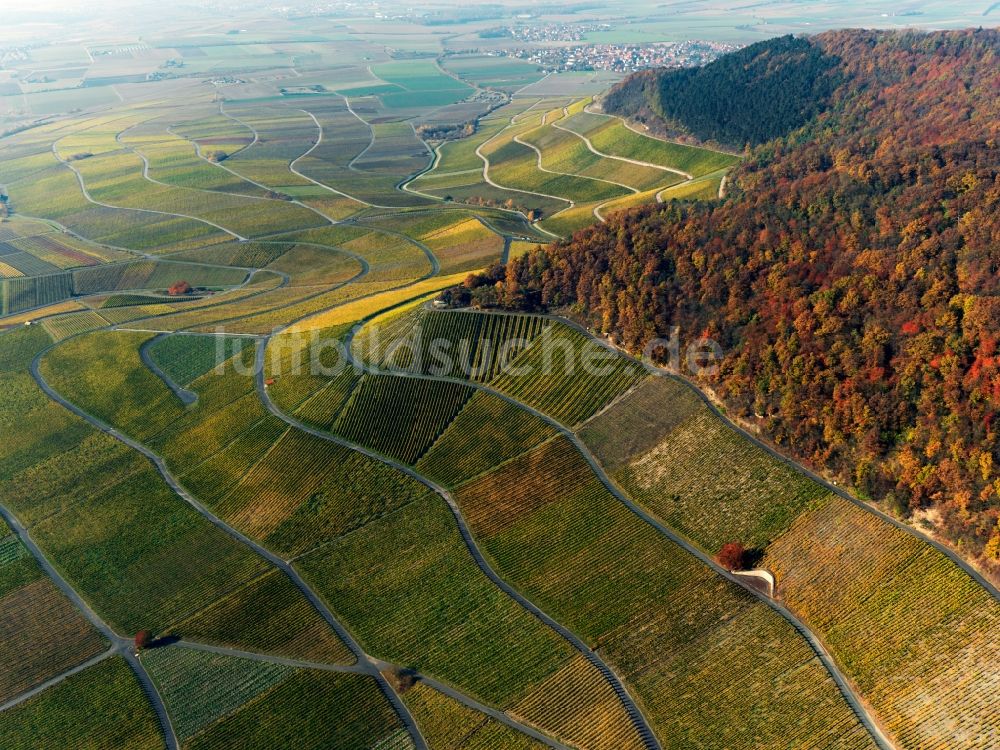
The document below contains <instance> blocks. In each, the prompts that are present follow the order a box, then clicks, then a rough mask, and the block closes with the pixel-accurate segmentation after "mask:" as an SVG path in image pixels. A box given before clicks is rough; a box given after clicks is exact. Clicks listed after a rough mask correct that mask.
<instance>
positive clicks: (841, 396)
mask: <svg viewBox="0 0 1000 750" xmlns="http://www.w3.org/2000/svg"><path fill="white" fill-rule="evenodd" d="M810 43H812V44H816V45H819V46H821V47H822V48H823V49H824V50H825V52H826V53H827V54H829V55H833V56H835V57H836V58H837V59H838V60H839V61H840V63H839V65H840V70H839V71H838V80H840V81H841V83H840V84H839V86H838V88H837V89H836V90H835V91H834V92H833V94H832V96H831V98H830V101H829V102H828V104H827V105H826V106H825V107H824V109H823V111H822V113H821V114H819V115H817V116H816V117H814V118H813V119H812V120H810V122H809V123H807V124H806V125H805V126H803V127H802V128H800V129H798V130H795V131H793V132H791V133H789V134H788V135H787V136H784V137H782V138H777V139H775V140H772V141H769V142H767V143H765V144H764V145H762V146H760V147H758V148H757V149H755V150H754V151H753V152H752V154H751V155H750V157H749V158H748V160H747V161H746V162H745V163H744V164H743V165H742V166H741V167H740V168H739V169H738V170H737V171H736V172H735V173H734V175H733V176H732V180H731V182H730V185H731V188H730V190H729V195H728V197H727V199H726V200H724V201H722V202H708V203H679V202H673V203H668V204H663V205H650V206H645V207H641V208H637V209H633V210H631V211H628V212H623V213H619V214H616V215H612V216H610V217H609V218H608V222H607V223H606V224H602V225H598V226H594V227H591V228H589V229H586V230H583V231H581V232H578V233H577V234H576V235H575V236H574V237H573V239H572V240H571V241H569V242H563V243H557V244H554V245H552V246H550V247H548V248H545V249H543V250H539V251H535V252H532V253H529V254H528V255H526V256H523V257H520V258H515V259H513V260H511V262H510V263H509V264H508V266H507V268H506V269H502V272H501V273H500V276H501V277H502V280H498V281H494V279H496V278H497V273H496V271H491V272H489V273H487V274H483V275H482V276H481V277H480V278H479V280H478V282H477V283H473V284H471V287H472V288H471V289H465V290H464V291H461V293H460V294H459V295H458V296H459V297H468V298H471V299H475V300H478V301H479V302H480V303H495V304H499V305H506V306H509V307H512V308H521V309H526V308H537V307H559V306H567V305H568V306H572V307H573V308H574V310H575V311H576V312H577V314H579V315H581V316H583V317H584V318H586V319H587V322H588V323H589V324H590V325H592V326H593V327H595V328H596V329H598V330H600V331H602V332H604V333H607V334H614V336H615V338H616V340H617V341H619V342H623V343H624V345H625V346H627V347H628V348H629V349H631V350H633V351H640V350H641V349H642V346H643V344H644V343H645V342H646V341H648V340H649V339H650V338H651V337H654V336H660V335H667V333H668V332H669V331H670V329H671V327H672V326H680V328H681V330H682V332H683V334H682V335H685V336H689V337H697V336H699V335H701V334H703V333H707V334H708V335H710V336H711V337H712V338H714V339H715V340H716V341H717V342H718V343H719V344H720V345H721V346H722V348H723V350H724V352H725V358H724V361H723V362H722V366H721V368H720V369H719V371H718V373H717V374H716V375H715V376H714V378H713V379H712V381H711V382H710V383H709V384H710V385H711V386H712V388H713V390H714V391H715V392H716V393H717V394H718V395H719V396H720V397H721V398H722V399H723V400H724V401H725V403H726V405H727V407H728V408H729V409H730V411H731V413H732V414H733V415H734V416H735V417H737V418H742V419H744V420H746V421H748V422H755V423H756V424H757V425H758V426H759V427H760V428H761V430H762V431H763V432H764V433H765V434H767V435H768V436H769V437H770V438H771V439H772V440H773V441H774V442H775V443H776V444H777V445H778V446H779V447H781V448H782V449H783V450H786V451H788V452H790V453H792V454H793V455H795V456H796V457H797V458H799V459H800V460H803V461H805V462H807V463H811V464H813V465H815V466H820V467H823V468H824V469H827V470H832V471H834V472H836V473H838V474H839V475H840V477H841V478H842V479H843V481H845V482H846V483H848V484H849V485H850V486H852V487H853V488H855V491H856V492H857V493H858V494H860V495H862V496H863V497H868V498H872V499H874V500H876V501H879V502H882V503H884V505H885V507H886V508H887V509H888V510H890V511H892V512H895V513H898V514H900V515H904V516H905V515H911V514H914V513H921V514H922V515H923V516H924V518H925V520H927V521H928V522H932V523H935V524H936V526H937V529H938V531H939V532H941V533H943V534H944V535H946V536H948V537H949V538H950V539H951V541H952V542H953V543H955V544H956V545H957V546H958V547H959V548H960V549H962V550H963V551H964V552H966V553H967V554H969V555H970V556H976V555H981V556H982V561H983V562H984V563H986V564H989V561H988V559H987V556H992V557H996V558H997V560H996V562H997V564H998V565H1000V541H996V540H997V539H998V538H1000V526H998V519H1000V440H998V422H1000V419H998V417H1000V349H998V345H1000V96H998V95H997V92H998V91H1000V32H998V31H996V30H977V31H949V32H938V33H933V34H921V33H916V32H907V33H885V32H870V31H845V32H833V33H829V34H823V35H819V36H817V37H814V38H812V39H811V40H810ZM477 295H478V296H477Z"/></svg>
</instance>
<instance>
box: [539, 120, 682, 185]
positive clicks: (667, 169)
mask: <svg viewBox="0 0 1000 750" xmlns="http://www.w3.org/2000/svg"><path fill="white" fill-rule="evenodd" d="M552 127H554V128H556V129H557V130H562V131H563V132H564V133H570V134H572V135H575V136H576V137H577V138H579V139H580V140H582V141H583V142H584V144H585V145H586V146H587V148H588V149H589V150H590V152H591V153H592V154H596V155H597V156H601V157H604V158H605V159H614V160H615V161H624V162H627V163H629V164H635V165H636V166H638V167H651V168H652V169H659V170H660V171H662V172H672V173H673V174H678V175H680V176H681V177H683V178H684V179H685V180H693V179H694V175H692V174H691V173H689V172H684V171H682V170H680V169H674V168H673V167H665V166H663V165H662V164H653V163H652V162H648V161H639V160H638V159H630V158H628V157H627V156H615V155H614V154H606V153H604V152H603V151H598V150H597V149H596V148H595V147H594V144H593V143H591V141H590V139H589V138H588V137H587V136H585V135H583V134H582V133H577V132H576V131H574V130H570V129H569V128H565V127H563V126H562V125H560V124H559V123H558V122H552ZM637 135H638V134H637Z"/></svg>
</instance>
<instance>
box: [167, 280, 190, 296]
mask: <svg viewBox="0 0 1000 750" xmlns="http://www.w3.org/2000/svg"><path fill="white" fill-rule="evenodd" d="M167 294H169V295H170V296H171V297H179V296H180V295H182V294H191V285H190V284H188V283H187V282H186V281H175V282H174V283H173V284H171V285H170V286H169V287H167Z"/></svg>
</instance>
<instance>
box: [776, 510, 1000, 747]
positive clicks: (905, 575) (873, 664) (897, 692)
mask: <svg viewBox="0 0 1000 750" xmlns="http://www.w3.org/2000/svg"><path fill="white" fill-rule="evenodd" d="M762 564H763V565H765V566H766V567H767V568H769V569H770V570H773V571H774V572H775V575H776V576H777V579H778V581H779V586H780V588H781V592H782V596H783V597H784V598H785V600H786V601H787V602H788V605H789V606H790V607H792V608H793V609H794V610H795V611H796V612H799V613H801V616H802V617H803V618H804V619H805V620H806V621H807V622H809V623H810V624H811V625H812V626H813V627H814V628H815V629H816V631H817V632H818V633H819V634H820V635H821V636H822V637H823V638H824V640H825V641H826V642H827V643H829V644H830V647H831V650H833V651H834V653H837V654H838V656H839V658H840V659H841V661H842V663H843V664H844V666H845V668H846V670H847V672H848V674H850V675H851V676H852V678H853V679H854V680H856V681H857V683H858V685H859V686H860V688H861V689H862V690H863V691H864V694H865V695H868V696H870V700H871V701H872V703H873V704H874V705H875V708H876V710H878V711H879V714H880V715H881V716H883V717H885V721H886V725H887V728H888V729H889V731H891V732H892V733H893V735H894V736H896V737H898V738H899V739H900V741H901V743H902V744H903V745H904V746H905V747H914V748H932V747H942V746H945V745H947V744H948V743H949V742H950V739H949V738H951V737H954V736H955V732H956V728H957V731H959V732H962V733H963V734H964V736H965V737H966V740H967V741H966V742H964V746H965V747H969V748H976V749H977V750H979V749H981V748H982V749H984V748H989V747H992V746H994V744H995V742H994V740H995V737H991V736H990V732H989V730H987V731H986V733H985V734H983V733H981V732H979V730H977V729H975V727H984V726H989V724H990V722H991V721H993V718H992V717H995V716H996V690H995V683H996V679H997V672H996V668H995V665H996V663H997V660H998V659H1000V650H998V649H1000V644H998V643H997V640H996V638H994V637H992V635H991V634H993V633H996V632H997V629H998V628H1000V605H998V603H997V602H996V600H994V599H991V598H990V597H989V595H988V594H987V593H986V592H985V591H983V589H982V588H981V587H980V586H979V585H977V584H976V583H975V582H974V581H973V580H972V579H970V578H969V577H968V576H967V575H966V574H965V573H963V572H962V571H960V570H958V569H957V568H956V567H955V566H954V565H953V564H952V563H951V562H950V561H949V560H948V559H947V558H945V557H944V555H942V554H941V553H939V552H938V551H937V550H934V549H932V548H930V547H929V546H928V545H926V544H924V543H923V542H922V541H920V540H918V539H916V538H914V537H913V536H910V535H909V534H907V533H905V532H903V531H901V530H899V529H896V528H894V527H892V526H890V525H889V524H887V523H885V522H883V521H882V520H880V519H879V518H877V517H876V516H873V515H872V514H870V513H867V512H865V511H863V510H862V509H860V508H858V507H857V506H855V505H852V504H851V503H849V502H847V501H846V500H843V499H842V498H840V497H836V496H828V497H827V498H826V499H825V500H824V502H823V503H822V504H820V505H819V506H818V507H816V508H814V509H812V510H810V511H808V512H805V513H802V514H801V515H800V516H799V517H798V518H797V519H796V520H795V522H794V524H792V527H791V528H790V529H789V530H788V532H787V533H785V534H784V535H782V536H781V537H780V538H778V539H777V540H776V541H775V542H774V543H773V544H771V545H770V546H769V547H768V548H767V554H766V555H765V557H764V560H763V561H762ZM876 580H878V581H880V582H881V583H880V584H879V585H878V586H873V582H874V581H876ZM943 665H948V666H947V668H943Z"/></svg>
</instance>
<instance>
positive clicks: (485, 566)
mask: <svg viewBox="0 0 1000 750" xmlns="http://www.w3.org/2000/svg"><path fill="white" fill-rule="evenodd" d="M307 317H309V316H307ZM364 324H365V322H361V323H359V324H357V325H356V326H355V327H354V328H353V329H352V330H351V332H350V334H349V335H348V337H347V338H346V339H345V341H344V350H345V352H346V353H347V357H348V359H349V364H350V365H351V366H354V367H357V368H359V369H364V366H363V365H362V364H360V363H358V362H356V361H355V360H354V359H353V357H352V356H351V354H350V351H351V341H352V339H353V337H354V335H355V334H356V333H357V331H359V330H360V329H361V328H362V327H363V326H364ZM289 325H294V322H292V323H290V324H289ZM279 332H280V331H279ZM273 335H275V334H272V336H273ZM269 339H270V337H268V339H265V340H264V341H263V342H262V343H261V344H260V345H258V348H257V364H256V382H257V393H258V395H259V396H260V399H261V402H262V403H263V404H264V406H265V407H266V408H267V410H268V411H269V412H270V413H271V414H273V415H274V416H275V417H277V418H278V419H280V420H282V421H283V422H285V423H286V424H288V425H289V426H291V427H294V428H296V429H297V430H300V431H302V432H305V433H307V434H310V435H313V436H314V437H317V438H320V439H322V440H326V441H329V442H332V443H336V444H338V445H341V446H343V447H345V448H348V449H350V450H353V451H356V452H358V453H361V454H363V455H365V456H368V457H369V458H372V459H374V460H376V461H379V462H381V463H383V464H386V465H387V466H390V467H392V468H394V469H396V470H397V471H400V472H402V473H403V474H405V475H406V476H409V477H411V478H412V479H415V480H416V481H418V482H420V483H421V484H423V485H424V486H425V487H428V488H429V489H431V490H433V491H434V492H435V493H437V494H438V495H439V496H440V497H441V498H442V499H444V501H445V503H447V505H448V508H449V509H450V510H451V513H452V515H453V516H454V518H455V522H456V524H457V526H458V529H459V533H460V534H461V536H462V540H463V542H464V543H465V546H466V548H467V549H468V551H469V553H470V554H471V555H472V557H473V559H474V560H475V562H476V565H477V566H478V567H479V569H480V570H481V571H482V572H483V573H484V574H485V575H486V577H487V578H489V579H490V581H492V582H493V583H494V585H496V586H497V588H499V589H500V590H501V591H503V592H504V593H506V594H507V595H508V596H509V597H510V598H511V599H513V600H514V601H516V602H517V603H518V604H520V605H521V607H523V608H524V609H525V610H527V611H528V612H530V613H531V614H532V615H534V616H535V617H536V618H537V619H538V620H540V621H541V622H542V623H544V624H545V625H547V626H548V627H549V628H551V629H552V630H553V631H555V632H556V633H557V634H558V635H560V636H562V638H563V639H565V640H566V641H567V642H569V643H570V644H571V645H572V646H573V647H574V648H575V649H576V650H577V651H578V652H580V654H582V655H583V656H584V658H586V659H587V661H588V662H590V663H591V664H592V665H593V666H594V667H595V668H596V669H597V670H598V671H599V672H600V673H601V675H602V677H603V678H604V679H605V681H607V683H608V684H609V685H610V686H611V688H612V689H613V690H614V692H615V694H616V695H617V696H618V698H619V700H620V701H621V702H622V704H623V705H624V707H625V710H626V711H627V712H628V714H629V717H630V719H631V720H632V723H633V725H634V726H635V728H636V730H637V731H638V732H639V735H640V737H641V738H642V740H643V744H644V745H645V746H646V747H647V748H648V749H649V750H659V749H660V744H659V741H658V740H657V738H656V735H655V734H654V733H653V731H652V729H651V727H650V726H649V723H648V721H647V720H646V717H645V716H644V715H643V714H642V712H641V711H640V710H639V707H638V705H637V704H636V703H635V700H634V699H633V698H632V696H631V695H630V694H629V692H628V690H627V689H626V688H625V686H624V684H623V683H622V681H621V679H620V678H619V677H618V675H617V674H616V673H615V672H614V671H613V670H612V669H611V668H610V667H609V666H608V665H607V664H606V663H605V662H604V660H603V659H601V657H600V656H598V655H597V654H596V653H595V652H594V651H593V650H591V649H590V647H589V646H587V645H586V644H585V643H584V642H583V641H582V640H581V639H580V638H579V637H577V636H576V634H574V633H573V632H572V631H570V630H569V629H568V628H566V627H564V626H563V625H561V624H560V623H559V622H557V621H556V620H554V619H553V618H552V617H550V616H549V615H548V614H546V613H545V612H543V611H542V610H541V609H540V608H539V607H537V606H536V605H535V604H534V603H532V602H531V601H530V600H528V599H527V598H526V597H524V596H523V595H522V594H521V593H520V592H519V591H517V590H516V589H515V588H514V587H512V586H511V585H510V584H508V583H507V582H506V581H505V580H504V579H503V578H501V577H500V575H498V574H497V573H496V571H494V570H493V568H492V567H491V566H490V564H489V562H487V560H486V558H485V557H484V556H483V554H482V551H481V550H480V549H479V546H478V544H477V543H476V541H475V539H474V537H473V536H472V533H471V531H470V530H469V527H468V525H467V524H466V522H465V518H464V516H463V515H462V512H461V509H460V508H459V506H458V503H456V502H455V499H454V497H453V496H452V495H451V493H450V492H448V490H446V489H445V488H444V487H442V486H441V485H438V484H436V483H435V482H432V481H431V480H430V479H428V478H427V477H425V476H423V475H422V474H420V473H418V472H417V471H416V470H415V469H413V468H412V467H411V466H408V465H407V464H404V463H401V462H399V461H396V460H395V459H392V458H390V457H388V456H383V455H382V454H380V453H378V452H376V451H373V450H370V449H369V448H366V447H364V446H362V445H359V444H358V443H354V442H352V441H350V440H346V439H344V438H342V437H340V436H337V435H334V434H332V433H329V432H325V431H323V430H318V429H315V428H313V427H310V426H308V425H306V424H304V423H302V422H301V421H299V420H297V419H295V418H294V417H292V416H290V415H287V414H285V413H284V412H283V411H282V410H281V409H279V408H278V407H277V405H276V404H275V403H274V402H273V401H272V400H271V396H270V394H269V393H268V391H267V388H266V387H265V383H264V373H265V368H264V362H265V357H266V352H267V344H268V342H269Z"/></svg>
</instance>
